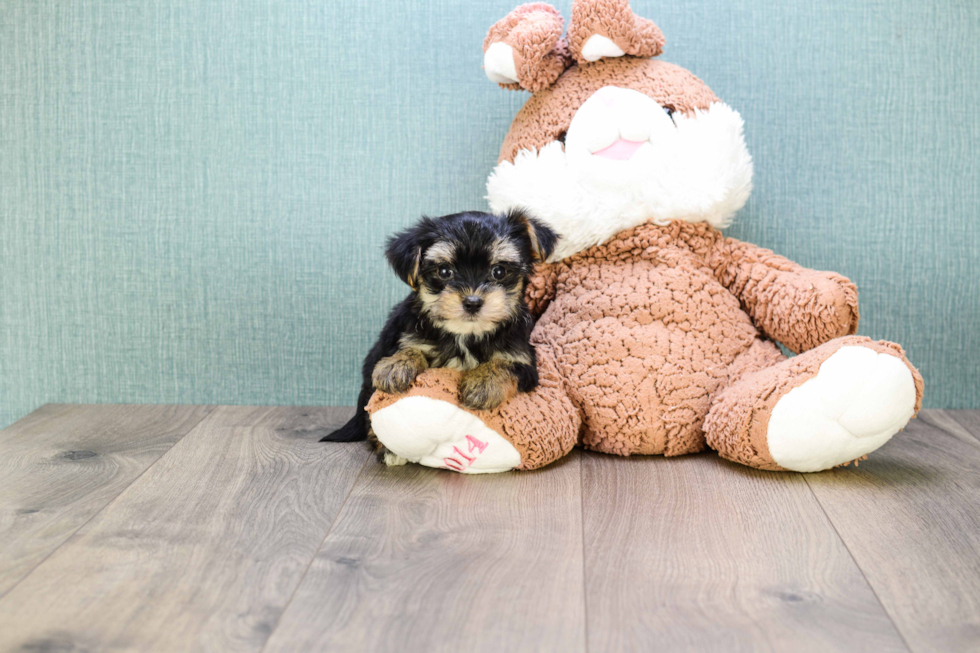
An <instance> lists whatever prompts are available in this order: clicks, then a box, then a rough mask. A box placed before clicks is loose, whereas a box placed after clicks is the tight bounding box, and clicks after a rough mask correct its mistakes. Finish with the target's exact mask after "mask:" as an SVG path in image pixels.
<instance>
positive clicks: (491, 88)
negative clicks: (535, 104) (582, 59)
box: [0, 0, 980, 426]
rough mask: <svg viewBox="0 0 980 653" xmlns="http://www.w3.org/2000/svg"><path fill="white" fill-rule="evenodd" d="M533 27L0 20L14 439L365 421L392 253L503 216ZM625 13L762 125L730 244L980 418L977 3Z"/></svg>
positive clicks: (679, 2) (122, 12)
mask: <svg viewBox="0 0 980 653" xmlns="http://www.w3.org/2000/svg"><path fill="white" fill-rule="evenodd" d="M516 3H517V2H516V0H485V1H482V2H472V1H471V0H433V1H432V2H405V1H404V0H378V1H375V2H361V1H360V0H358V1H356V2H355V1H354V0H344V1H340V0H329V1H328V0H172V1H168V2H154V1H152V0H142V1H136V0H74V1H73V2H64V1H63V0H31V1H30V2H26V1H15V0H9V1H5V2H2V3H0V426H3V425H6V424H8V423H10V422H11V421H13V420H15V419H17V418H19V417H21V416H22V415H24V414H26V413H27V412H29V411H31V410H32V409H34V408H35V407H37V406H38V405H40V404H42V403H44V402H49V401H59V402H168V403H169V402H220V403H260V404H274V403H279V404H351V403H353V401H354V398H355V388H356V384H357V368H358V367H359V363H360V359H361V357H362V356H363V354H364V352H365V351H366V349H367V347H368V346H369V344H370V342H371V340H372V337H373V336H374V334H375V333H376V331H377V329H378V328H379V327H380V325H381V323H382V321H383V318H384V314H385V313H386V311H387V308H388V307H389V306H390V305H391V304H392V303H393V302H394V301H395V300H396V299H397V298H399V297H400V296H402V295H403V293H404V292H405V289H404V288H403V287H401V286H400V285H399V284H398V282H397V281H396V279H395V278H394V276H393V275H391V274H390V273H389V272H388V271H387V270H386V269H385V266H384V263H383V260H382V256H381V245H382V242H383V239H384V236H385V235H386V234H387V233H389V232H391V231H392V230H394V229H396V228H398V227H401V226H403V225H406V224H408V223H409V222H411V221H413V220H414V219H415V218H416V217H417V216H418V215H419V214H421V213H423V212H425V213H430V214H441V213H445V212H450V211H455V210H460V209H466V208H482V207H484V206H485V203H484V201H483V199H482V198H483V194H484V179H485V177H486V174H487V172H488V171H489V170H490V168H491V167H492V165H493V164H494V162H495V160H496V154H497V149H498V147H499V143H500V141H501V139H502V137H503V135H504V133H505V132H506V130H507V126H508V124H509V122H510V120H511V118H512V117H513V115H514V113H515V112H516V111H517V109H518V108H519V106H520V105H521V103H522V101H523V99H524V97H526V96H524V95H523V94H519V93H511V92H507V91H503V90H501V89H499V88H497V87H496V86H495V85H493V84H491V83H490V82H489V81H487V80H486V78H485V77H484V75H483V71H482V70H481V63H482V54H481V50H480V46H481V42H482V39H483V36H484V34H485V32H486V30H487V28H488V27H489V26H490V25H491V24H492V23H493V22H494V21H495V20H496V19H498V18H500V17H502V16H503V15H505V14H506V13H507V11H509V10H510V9H511V8H512V7H513V6H514V5H515V4H516ZM570 4H571V3H570V1H567V0H566V1H562V2H558V3H556V5H557V6H558V7H559V8H560V9H561V10H562V11H563V12H564V13H565V15H566V16H567V15H568V10H569V7H570ZM633 6H634V8H635V9H636V10H637V12H638V13H640V14H641V15H645V16H648V17H650V18H653V19H654V20H655V21H657V22H658V24H659V25H660V26H661V27H662V29H663V31H664V33H665V34H666V36H667V50H666V54H665V58H666V59H668V60H670V61H674V62H676V63H679V64H681V65H683V66H685V67H687V68H689V69H691V70H692V71H693V72H694V73H695V74H697V75H699V76H700V77H702V78H703V79H704V80H705V81H707V82H708V84H709V85H710V86H711V87H712V88H713V89H714V90H715V92H716V93H717V94H718V95H719V96H720V97H722V98H723V99H725V100H727V101H728V102H729V103H730V104H732V105H733V106H734V107H735V108H737V109H738V110H740V111H741V112H742V115H743V117H744V118H745V121H746V125H747V140H748V143H749V148H750V150H751V151H752V153H753V155H754V156H755V160H756V180H755V181H756V191H755V194H754V196H753V198H752V199H751V200H750V202H749V204H748V206H747V207H746V208H745V209H743V211H742V212H741V214H740V217H739V218H738V220H737V222H736V224H735V226H733V227H732V228H731V229H730V230H729V232H728V233H729V234H731V235H733V236H736V237H739V238H743V239H747V240H750V241H753V242H755V243H759V244H761V245H764V246H766V247H770V248H772V249H774V250H776V251H777V252H780V253H782V254H785V255H787V256H789V257H790V258H792V259H794V260H796V261H798V262H800V263H802V264H804V265H807V266H811V267H817V268H823V269H831V270H837V271H840V272H842V273H844V274H846V275H847V276H849V277H851V278H852V279H853V280H854V281H856V282H857V284H858V286H859V288H860V292H861V316H862V320H861V332H862V333H864V334H867V335H869V336H872V337H875V338H889V339H893V340H895V341H897V342H900V343H902V344H903V345H904V346H905V347H906V349H907V350H908V354H909V357H910V358H911V360H912V361H913V362H914V363H916V364H917V365H918V366H919V367H920V369H921V370H922V372H923V375H924V376H925V379H926V405H927V406H934V407H954V408H965V407H973V408H978V407H980V378H978V377H980V371H978V368H980V354H978V352H980V326H978V324H980V269H978V267H980V266H978V263H980V155H978V152H980V113H978V107H980V84H978V80H980V3H978V2H976V0H957V1H954V0H937V2H932V3H924V2H921V1H920V0H870V1H866V0H822V1H820V2H813V1H812V0H806V1H795V0H794V1H790V2H779V3H773V2H770V1H768V0H734V1H733V0H698V1H695V0H676V1H675V2H671V3H667V2H654V1H652V0H634V2H633Z"/></svg>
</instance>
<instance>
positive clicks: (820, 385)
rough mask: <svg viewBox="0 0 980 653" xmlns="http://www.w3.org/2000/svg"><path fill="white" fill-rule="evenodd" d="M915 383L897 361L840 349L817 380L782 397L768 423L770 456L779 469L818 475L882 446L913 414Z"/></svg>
mask: <svg viewBox="0 0 980 653" xmlns="http://www.w3.org/2000/svg"><path fill="white" fill-rule="evenodd" d="M915 401H916V394H915V382H914V380H913V378H912V373H911V371H910V370H909V368H908V366H907V365H906V364H905V363H904V362H903V361H902V359H900V358H898V357H897V356H891V355H889V354H885V353H880V352H877V351H875V350H873V349H869V348H867V347H861V346H847V347H841V348H840V349H838V350H837V351H836V352H834V353H833V354H832V355H831V356H830V357H829V358H828V359H827V360H825V361H824V362H823V363H822V364H821V365H820V369H819V371H818V372H817V375H816V376H814V377H813V378H811V379H809V380H808V381H806V382H805V383H803V384H802V385H799V386H797V387H795V388H793V389H792V390H790V391H789V392H788V393H786V395H785V396H783V397H782V398H781V399H780V400H779V401H778V402H777V403H776V405H775V407H774V408H773V411H772V415H771V416H770V418H769V425H768V430H767V440H768V445H769V454H770V455H771V456H772V459H773V460H774V461H775V462H776V463H777V464H778V465H780V466H781V467H783V468H785V469H789V470H792V471H797V472H816V471H821V470H824V469H830V468H831V467H836V466H837V465H841V464H843V463H846V462H849V461H851V460H856V459H858V458H860V457H862V456H864V455H867V454H869V453H871V452H872V451H874V450H875V449H877V448H878V447H880V446H882V445H883V444H885V443H886V442H888V440H889V439H890V438H891V437H892V436H893V435H895V433H897V432H898V431H900V430H901V429H902V428H903V427H904V426H905V425H906V424H907V423H908V421H909V420H910V419H911V418H912V416H913V414H914V413H915Z"/></svg>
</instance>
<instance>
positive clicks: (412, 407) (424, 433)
mask: <svg viewBox="0 0 980 653" xmlns="http://www.w3.org/2000/svg"><path fill="white" fill-rule="evenodd" d="M537 357H538V376H539V378H540V385H538V387H537V388H536V389H535V390H534V391H533V392H529V393H523V394H518V395H516V396H515V397H513V398H511V399H510V400H508V401H505V402H504V403H503V404H501V405H500V406H498V407H497V408H495V409H494V410H469V409H465V408H463V407H462V406H461V405H460V400H459V379H460V374H459V372H457V371H454V370H448V369H434V370H428V371H426V372H424V373H422V374H421V375H419V377H418V378H417V379H416V380H415V383H414V385H413V386H412V387H411V388H410V389H409V390H408V392H407V393H405V394H403V395H391V394H386V393H383V392H380V391H378V392H375V394H374V396H373V397H372V398H371V401H370V403H368V406H367V410H368V412H369V413H370V414H371V426H372V428H373V429H374V433H375V435H376V436H377V438H378V440H380V441H381V443H382V444H384V446H385V447H386V448H387V449H388V451H389V452H391V453H392V454H394V455H395V456H397V457H400V458H404V459H406V460H408V461H411V462H416V463H419V464H421V465H426V466H428V467H440V468H443V469H450V470H454V471H457V472H462V473H464V474H484V473H489V472H506V471H510V470H512V469H536V468H538V467H542V466H544V465H547V464H548V463H550V462H553V461H555V460H557V459H559V458H561V457H562V456H564V455H565V454H567V453H568V452H569V451H571V449H572V447H574V446H575V443H576V440H577V437H578V430H579V424H580V422H581V420H580V417H579V414H578V411H577V410H576V408H575V406H574V405H573V404H572V402H571V400H570V399H569V398H568V396H567V395H566V394H565V390H564V387H565V382H564V380H563V379H562V378H561V377H560V375H559V374H558V372H557V367H556V365H555V360H554V355H553V354H552V353H551V349H550V348H549V347H545V346H541V345H539V346H538V347H537Z"/></svg>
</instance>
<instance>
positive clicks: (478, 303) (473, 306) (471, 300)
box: [462, 295, 483, 315]
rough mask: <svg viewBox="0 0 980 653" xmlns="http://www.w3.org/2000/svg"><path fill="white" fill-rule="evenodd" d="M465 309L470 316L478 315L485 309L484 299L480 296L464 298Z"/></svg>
mask: <svg viewBox="0 0 980 653" xmlns="http://www.w3.org/2000/svg"><path fill="white" fill-rule="evenodd" d="M462 304H463V309H464V310H465V311H466V312H467V313H469V314H470V315H476V314H477V313H479V312H480V309H481V308H483V298H482V297H480V296H479V295H467V296H466V297H464V298H463V302H462Z"/></svg>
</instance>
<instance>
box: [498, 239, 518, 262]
mask: <svg viewBox="0 0 980 653" xmlns="http://www.w3.org/2000/svg"><path fill="white" fill-rule="evenodd" d="M490 258H491V260H492V261H493V262H494V263H520V262H521V252H520V251H519V250H518V249H517V245H515V244H514V243H512V242H511V241H509V240H504V239H501V240H498V241H497V242H495V243H494V244H493V247H492V248H491V249H490Z"/></svg>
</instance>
